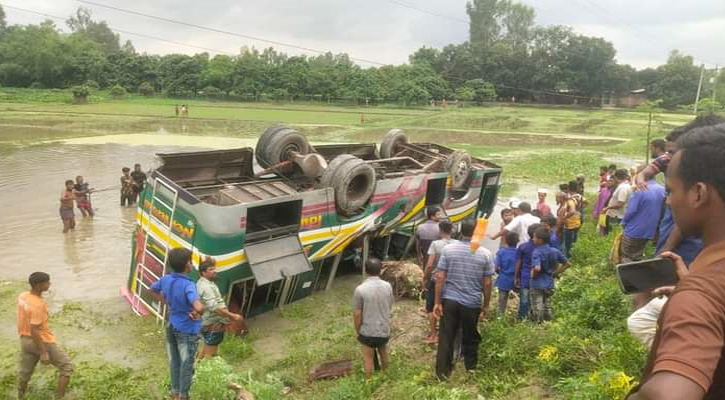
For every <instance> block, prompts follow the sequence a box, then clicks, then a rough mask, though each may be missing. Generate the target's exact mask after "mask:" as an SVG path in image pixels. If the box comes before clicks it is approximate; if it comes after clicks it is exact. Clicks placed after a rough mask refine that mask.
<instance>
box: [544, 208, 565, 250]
mask: <svg viewBox="0 0 725 400" xmlns="http://www.w3.org/2000/svg"><path fill="white" fill-rule="evenodd" d="M541 225H542V226H543V227H544V228H546V229H547V230H548V231H549V246H551V247H553V248H555V249H559V250H561V243H560V242H559V236H557V234H556V217H555V216H553V215H549V216H547V217H544V218H542V219H541Z"/></svg>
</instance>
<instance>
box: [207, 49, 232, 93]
mask: <svg viewBox="0 0 725 400" xmlns="http://www.w3.org/2000/svg"><path fill="white" fill-rule="evenodd" d="M199 81H200V82H199V84H200V86H202V87H209V86H211V87H214V88H215V89H217V90H219V89H222V90H223V91H224V92H225V93H226V94H227V95H228V94H229V92H230V91H231V90H232V85H233V83H234V59H233V58H232V57H230V56H226V55H217V56H214V58H212V59H211V60H209V64H208V65H207V67H206V68H204V70H203V71H201V74H200V75H199ZM204 93H205V95H207V96H208V95H209V94H208V93H206V89H204Z"/></svg>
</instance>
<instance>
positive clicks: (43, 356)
mask: <svg viewBox="0 0 725 400" xmlns="http://www.w3.org/2000/svg"><path fill="white" fill-rule="evenodd" d="M40 362H41V363H43V364H44V365H48V364H50V355H49V354H48V352H47V351H44V352H42V353H40Z"/></svg>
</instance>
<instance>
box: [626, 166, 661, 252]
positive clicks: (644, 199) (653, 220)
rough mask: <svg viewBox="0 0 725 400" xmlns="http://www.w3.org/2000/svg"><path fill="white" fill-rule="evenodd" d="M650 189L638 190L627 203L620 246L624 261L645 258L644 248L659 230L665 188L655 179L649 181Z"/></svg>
mask: <svg viewBox="0 0 725 400" xmlns="http://www.w3.org/2000/svg"><path fill="white" fill-rule="evenodd" d="M647 185H648V190H640V191H636V192H634V193H633V194H632V197H631V198H630V200H629V204H628V205H627V212H626V213H625V214H624V218H623V219H622V225H623V226H624V233H623V234H622V242H621V244H620V247H619V254H620V256H621V260H622V262H623V263H629V262H632V261H639V260H641V259H643V258H644V248H645V246H646V245H647V242H649V241H650V240H652V239H653V238H654V236H655V231H656V230H657V221H659V218H660V215H661V214H662V203H663V202H664V200H665V188H664V187H663V186H662V185H660V184H659V183H657V182H656V181H654V180H651V181H649V182H648V183H647Z"/></svg>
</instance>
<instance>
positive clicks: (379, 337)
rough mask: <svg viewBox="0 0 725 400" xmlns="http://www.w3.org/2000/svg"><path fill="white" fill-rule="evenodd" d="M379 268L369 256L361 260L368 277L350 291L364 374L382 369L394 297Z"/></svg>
mask: <svg viewBox="0 0 725 400" xmlns="http://www.w3.org/2000/svg"><path fill="white" fill-rule="evenodd" d="M380 269H381V263H380V260H378V259H377V258H370V259H369V260H368V261H367V262H366V263H365V273H366V274H367V275H368V278H367V279H365V281H364V282H363V283H362V284H360V285H359V286H358V287H356V288H355V294H354V295H353V322H354V324H355V334H356V335H357V340H358V341H359V342H360V344H362V348H363V366H364V368H365V377H366V378H371V377H372V376H373V369H379V368H382V369H385V368H387V366H388V347H387V345H388V340H389V339H390V314H391V313H392V310H393V301H394V299H393V287H392V286H390V284H389V283H388V282H386V281H384V280H382V279H380ZM378 354H379V355H380V365H378Z"/></svg>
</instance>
